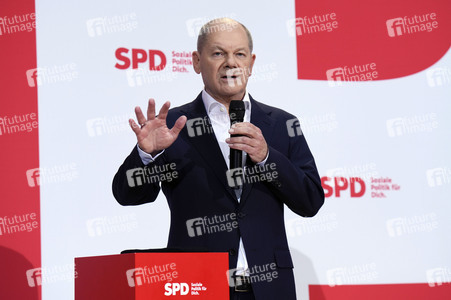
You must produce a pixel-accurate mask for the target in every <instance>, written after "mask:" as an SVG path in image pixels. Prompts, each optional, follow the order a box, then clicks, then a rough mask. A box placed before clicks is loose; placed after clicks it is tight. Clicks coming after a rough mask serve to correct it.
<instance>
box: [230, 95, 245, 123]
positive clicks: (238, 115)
mask: <svg viewBox="0 0 451 300" xmlns="http://www.w3.org/2000/svg"><path fill="white" fill-rule="evenodd" d="M244 112H245V108H244V102H243V101H242V100H232V101H230V105H229V116H230V120H232V123H235V122H243V120H244Z"/></svg>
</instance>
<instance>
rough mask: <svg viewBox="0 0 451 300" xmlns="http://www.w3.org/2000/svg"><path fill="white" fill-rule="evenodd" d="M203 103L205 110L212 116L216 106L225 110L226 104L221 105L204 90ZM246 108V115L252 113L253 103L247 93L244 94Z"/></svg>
mask: <svg viewBox="0 0 451 300" xmlns="http://www.w3.org/2000/svg"><path fill="white" fill-rule="evenodd" d="M202 101H203V102H204V106H205V110H206V111H207V115H208V116H210V113H211V111H212V110H213V109H214V107H215V106H218V105H219V106H220V107H221V106H222V107H224V108H225V106H224V104H222V103H219V102H218V101H216V100H215V99H214V98H213V97H212V96H210V94H208V93H207V91H206V90H205V89H204V90H202ZM243 102H244V108H245V111H246V113H248V114H249V113H250V111H251V101H250V100H249V94H248V93H247V92H245V93H244V98H243Z"/></svg>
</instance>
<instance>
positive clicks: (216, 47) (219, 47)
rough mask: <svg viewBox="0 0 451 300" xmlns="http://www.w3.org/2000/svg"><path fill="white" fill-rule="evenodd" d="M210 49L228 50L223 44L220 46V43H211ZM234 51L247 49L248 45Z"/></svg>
mask: <svg viewBox="0 0 451 300" xmlns="http://www.w3.org/2000/svg"><path fill="white" fill-rule="evenodd" d="M210 49H219V50H221V51H226V50H225V49H224V48H223V47H222V46H220V45H211V47H210ZM233 51H234V52H236V51H246V47H240V48H237V49H234V50H233Z"/></svg>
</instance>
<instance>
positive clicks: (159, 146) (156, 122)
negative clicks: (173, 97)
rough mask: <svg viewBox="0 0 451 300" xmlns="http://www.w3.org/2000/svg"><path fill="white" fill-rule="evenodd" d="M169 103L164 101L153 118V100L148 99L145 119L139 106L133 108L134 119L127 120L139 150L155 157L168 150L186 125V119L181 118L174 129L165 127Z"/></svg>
mask: <svg viewBox="0 0 451 300" xmlns="http://www.w3.org/2000/svg"><path fill="white" fill-rule="evenodd" d="M170 106H171V103H170V102H169V101H166V103H164V104H163V106H162V107H161V109H160V112H159V113H158V116H157V117H155V100H154V99H150V100H149V104H148V106H147V119H146V118H145V117H144V114H143V113H142V111H141V108H140V107H139V106H137V107H135V114H136V119H137V120H138V124H139V125H138V124H136V123H135V121H134V120H133V119H130V120H129V123H130V126H131V127H132V130H133V132H134V133H135V134H136V138H137V139H138V146H139V148H141V150H143V151H145V152H147V153H149V154H151V155H156V154H158V153H159V152H160V151H162V150H164V149H166V148H168V147H169V146H171V145H172V143H174V141H175V140H176V139H177V137H178V135H179V133H180V131H181V130H182V129H183V127H184V126H185V123H186V117H185V116H181V117H179V118H178V119H177V121H176V122H175V124H174V127H172V128H171V129H169V128H168V127H167V125H166V117H167V115H168V111H169V107H170Z"/></svg>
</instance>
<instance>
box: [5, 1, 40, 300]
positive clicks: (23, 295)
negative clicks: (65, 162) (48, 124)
mask: <svg viewBox="0 0 451 300" xmlns="http://www.w3.org/2000/svg"><path fill="white" fill-rule="evenodd" d="M0 12H1V15H0V49H1V55H0V66H1V72H0V85H1V89H0V97H1V102H0V141H1V151H2V152H1V156H0V168H1V170H2V172H1V173H0V185H1V187H0V193H1V194H0V195H1V196H0V198H1V201H0V266H1V268H0V299H27V300H29V299H31V300H33V299H40V294H41V286H40V285H41V282H42V278H41V269H40V265H41V242H40V202H39V169H37V168H38V167H39V152H38V151H39V148H38V118H37V111H38V108H37V89H36V82H33V80H34V79H35V78H34V77H33V75H35V72H34V70H35V69H36V34H35V26H36V23H35V15H34V13H35V3H34V1H33V0H24V1H1V2H0ZM27 71H28V72H27ZM33 83H34V84H33Z"/></svg>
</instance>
